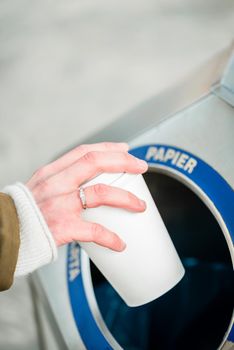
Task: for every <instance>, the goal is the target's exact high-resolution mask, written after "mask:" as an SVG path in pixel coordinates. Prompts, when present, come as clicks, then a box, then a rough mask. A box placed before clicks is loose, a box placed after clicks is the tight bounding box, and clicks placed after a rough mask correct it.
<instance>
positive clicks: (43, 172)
mask: <svg viewBox="0 0 234 350" xmlns="http://www.w3.org/2000/svg"><path fill="white" fill-rule="evenodd" d="M33 176H34V177H36V178H37V179H38V180H40V179H43V178H44V177H45V176H46V166H43V167H41V168H39V169H37V170H36V171H35V172H34V174H33Z"/></svg>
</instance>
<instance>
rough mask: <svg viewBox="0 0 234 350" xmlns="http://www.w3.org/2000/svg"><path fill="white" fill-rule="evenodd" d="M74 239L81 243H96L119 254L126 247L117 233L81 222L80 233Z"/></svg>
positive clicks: (97, 225)
mask: <svg viewBox="0 0 234 350" xmlns="http://www.w3.org/2000/svg"><path fill="white" fill-rule="evenodd" d="M74 239H76V240H77V241H80V242H94V243H97V244H99V245H101V246H103V247H106V248H109V249H112V250H114V251H117V252H121V251H122V250H124V249H125V247H126V244H125V243H124V242H123V241H122V240H121V238H120V237H119V236H118V235H117V234H116V233H114V232H112V231H110V230H108V229H107V228H105V227H103V226H102V225H99V224H96V223H92V222H86V221H82V222H80V225H79V231H78V233H77V234H76V235H74Z"/></svg>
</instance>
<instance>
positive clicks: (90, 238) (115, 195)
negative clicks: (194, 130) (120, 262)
mask: <svg viewBox="0 0 234 350" xmlns="http://www.w3.org/2000/svg"><path fill="white" fill-rule="evenodd" d="M128 149H129V148H128V145H127V144H125V143H108V142H105V143H97V144H90V145H81V146H78V147H77V148H75V149H73V150H72V151H70V152H68V153H67V154H65V155H64V156H62V157H61V158H59V159H58V160H56V161H54V162H52V163H50V164H48V165H46V166H44V167H42V168H40V169H39V170H38V171H36V172H35V174H34V175H33V176H32V178H31V179H30V180H29V181H28V182H27V184H26V186H27V187H28V188H29V190H30V191H31V192H32V194H33V196H34V199H35V201H36V203H37V205H38V206H39V208H40V210H41V212H42V214H43V216H44V218H45V221H46V222H47V225H48V227H49V229H50V231H51V233H52V235H53V237H54V239H55V242H56V244H57V246H60V245H62V244H65V243H69V242H72V241H82V242H95V243H97V244H100V245H102V246H104V247H108V248H110V249H113V250H115V251H122V250H123V249H124V248H125V243H124V242H123V241H122V240H121V239H120V238H119V236H118V235H117V234H116V233H114V232H111V231H109V230H108V229H107V228H105V227H103V226H101V225H99V224H96V223H91V222H86V221H84V220H83V219H82V217H81V212H82V210H83V208H82V203H81V201H80V198H79V196H78V192H77V189H78V187H80V186H81V185H82V184H83V183H84V182H86V181H87V180H90V179H91V178H93V177H95V176H96V175H98V174H100V173H122V172H127V173H134V174H142V173H144V172H145V171H147V168H148V166H147V163H146V162H145V161H143V160H139V159H138V158H135V157H134V156H132V155H130V154H129V153H128ZM84 191H85V196H86V200H87V207H88V208H94V207H98V206H101V205H108V206H112V207H116V208H123V209H126V210H131V211H134V212H142V211H144V210H145V209H146V204H145V202H144V201H141V200H140V199H138V198H137V197H136V196H135V195H133V194H132V193H130V192H127V191H125V190H122V189H119V188H116V187H112V186H108V185H104V184H96V185H93V186H89V187H86V188H85V189H84Z"/></svg>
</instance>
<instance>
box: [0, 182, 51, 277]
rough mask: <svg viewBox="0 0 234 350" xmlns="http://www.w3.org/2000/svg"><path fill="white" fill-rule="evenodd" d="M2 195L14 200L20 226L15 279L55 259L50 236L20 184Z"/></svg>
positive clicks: (8, 187) (30, 196) (38, 212)
mask: <svg viewBox="0 0 234 350" xmlns="http://www.w3.org/2000/svg"><path fill="white" fill-rule="evenodd" d="M3 192H5V193H6V194H8V195H9V196H11V197H12V199H13V200H14V203H15V206H16V210H17V214H18V217H19V222H20V249H19V256H18V261H17V265H16V270H15V277H18V276H23V275H26V274H28V273H30V272H33V271H34V270H36V269H37V268H39V267H41V266H43V265H45V264H48V263H50V262H52V261H54V260H55V259H56V258H57V255H58V253H57V247H56V244H55V241H54V239H53V236H52V234H51V232H50V230H49V228H48V226H47V224H46V222H45V220H44V217H43V215H42V213H41V211H40V209H39V208H38V206H37V204H36V202H35V200H34V198H33V196H32V194H31V192H30V191H29V190H28V188H27V187H26V186H24V185H23V184H22V183H19V182H17V183H16V184H14V185H10V186H7V187H5V188H4V189H3Z"/></svg>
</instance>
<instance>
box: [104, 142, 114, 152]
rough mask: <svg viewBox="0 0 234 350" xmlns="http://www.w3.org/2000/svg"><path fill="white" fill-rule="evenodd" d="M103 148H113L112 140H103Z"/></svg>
mask: <svg viewBox="0 0 234 350" xmlns="http://www.w3.org/2000/svg"><path fill="white" fill-rule="evenodd" d="M102 145H103V148H104V149H105V150H107V151H108V150H111V149H112V148H113V143H112V142H102Z"/></svg>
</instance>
